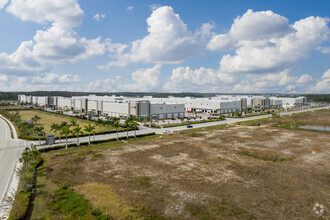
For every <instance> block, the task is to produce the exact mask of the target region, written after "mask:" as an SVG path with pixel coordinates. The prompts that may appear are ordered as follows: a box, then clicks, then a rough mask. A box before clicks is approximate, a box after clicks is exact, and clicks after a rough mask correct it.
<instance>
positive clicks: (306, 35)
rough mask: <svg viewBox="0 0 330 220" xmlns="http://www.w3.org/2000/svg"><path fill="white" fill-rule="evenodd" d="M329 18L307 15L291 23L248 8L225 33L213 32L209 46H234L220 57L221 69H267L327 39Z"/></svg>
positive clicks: (288, 62)
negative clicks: (229, 51) (233, 52)
mask: <svg viewBox="0 0 330 220" xmlns="http://www.w3.org/2000/svg"><path fill="white" fill-rule="evenodd" d="M328 23H329V19H328V18H321V17H313V16H311V17H308V18H305V19H301V20H299V21H297V22H295V23H294V24H292V25H291V24H289V22H288V19H287V18H285V17H283V16H280V15H278V14H275V13H273V12H272V11H261V12H253V11H252V10H248V11H247V12H246V13H245V14H244V15H243V16H242V17H238V18H236V19H235V20H234V23H233V24H232V26H231V29H230V31H229V32H228V33H225V34H219V35H213V37H212V38H211V40H210V42H209V43H208V45H207V48H208V49H209V50H220V51H221V50H235V54H234V55H231V54H226V55H224V56H223V57H222V58H221V61H220V70H221V71H222V72H228V73H229V72H230V73H267V72H269V73H270V72H278V71H283V70H285V69H288V68H291V67H292V66H294V65H296V64H297V61H298V60H300V59H303V58H306V57H308V55H309V53H310V52H311V50H314V49H317V46H318V45H320V44H322V42H325V41H327V40H328V39H329V36H330V30H329V27H328Z"/></svg>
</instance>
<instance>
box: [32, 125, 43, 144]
mask: <svg viewBox="0 0 330 220" xmlns="http://www.w3.org/2000/svg"><path fill="white" fill-rule="evenodd" d="M33 133H34V134H36V135H38V137H39V146H41V136H43V135H44V134H45V132H44V126H36V127H35V128H34V130H33Z"/></svg>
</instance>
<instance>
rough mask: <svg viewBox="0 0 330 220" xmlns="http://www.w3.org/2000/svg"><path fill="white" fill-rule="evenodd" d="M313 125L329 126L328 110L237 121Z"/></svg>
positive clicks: (244, 123)
mask: <svg viewBox="0 0 330 220" xmlns="http://www.w3.org/2000/svg"><path fill="white" fill-rule="evenodd" d="M255 122H257V123H259V124H260V125H278V124H279V125H285V124H286V125H294V124H297V125H298V126H300V125H313V126H327V127H330V110H329V109H324V110H317V111H310V112H303V113H298V114H292V115H286V116H281V117H274V118H270V119H260V120H251V121H246V122H239V124H242V125H256V123H255Z"/></svg>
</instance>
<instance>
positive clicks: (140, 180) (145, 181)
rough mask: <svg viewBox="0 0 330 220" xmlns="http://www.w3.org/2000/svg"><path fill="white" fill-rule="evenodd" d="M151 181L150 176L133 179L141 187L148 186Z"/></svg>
mask: <svg viewBox="0 0 330 220" xmlns="http://www.w3.org/2000/svg"><path fill="white" fill-rule="evenodd" d="M151 179H152V178H151V177H150V176H138V177H136V178H135V182H137V183H138V184H139V185H141V186H150V185H151Z"/></svg>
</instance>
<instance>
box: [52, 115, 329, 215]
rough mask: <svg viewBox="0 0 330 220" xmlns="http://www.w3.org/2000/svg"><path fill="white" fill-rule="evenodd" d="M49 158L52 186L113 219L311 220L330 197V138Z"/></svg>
mask: <svg viewBox="0 0 330 220" xmlns="http://www.w3.org/2000/svg"><path fill="white" fill-rule="evenodd" d="M314 114H319V112H318V113H314ZM315 117H316V116H313V115H312V117H311V120H313V119H314V118H315ZM318 117H320V118H322V117H321V116H318ZM325 117H327V114H325ZM320 120H321V119H320ZM325 120H327V119H325ZM190 131H191V130H190ZM109 146H110V145H109ZM313 151H314V153H312V152H313ZM47 155H52V156H51V159H50V160H49V163H48V164H47V173H48V175H49V178H50V180H52V181H53V182H57V183H58V184H65V183H67V184H69V185H70V186H74V187H75V189H76V190H77V192H79V193H81V194H83V195H84V196H85V197H86V198H87V199H88V200H89V201H90V202H91V203H92V205H93V206H95V207H97V208H99V209H100V210H102V211H103V212H104V213H107V214H108V215H110V216H127V215H129V216H130V214H125V213H130V212H129V211H127V210H130V211H132V212H133V213H135V211H134V210H138V211H137V212H139V213H140V214H139V215H136V216H138V217H140V216H144V217H145V216H149V215H143V214H141V209H139V208H136V207H146V210H147V211H146V213H149V212H150V210H152V211H151V212H152V213H155V216H162V217H164V218H169V219H254V218H257V219H313V218H315V214H314V212H313V207H314V204H315V202H318V203H321V204H323V205H325V206H328V203H327V202H328V199H329V195H330V185H329V182H330V175H329V170H330V164H329V158H330V142H329V134H327V133H322V132H311V131H302V130H287V129H281V128H276V127H272V126H270V125H267V124H265V125H261V126H234V127H229V128H225V127H222V129H217V130H214V129H209V130H202V129H199V130H195V133H193V132H189V133H183V132H181V133H179V134H173V135H171V136H167V137H166V138H156V139H153V140H146V141H143V142H135V143H133V144H127V145H121V146H115V147H112V148H99V149H95V150H93V151H90V150H88V151H87V150H86V151H82V150H80V151H67V153H66V152H65V151H64V150H62V151H61V154H50V153H47ZM96 155H97V156H96ZM83 190H84V191H83ZM106 198H110V199H109V200H110V201H108V200H107V199H106ZM118 204H123V208H124V210H121V209H120V208H119V210H117V209H116V207H117V205H118ZM102 207H103V208H102ZM106 207H113V208H110V209H109V210H106ZM132 207H133V208H132ZM131 208H132V209H131ZM327 208H329V207H327ZM113 209H116V210H115V211H116V213H114V211H113ZM136 216H135V217H132V218H138V217H136ZM115 218H116V217H115ZM145 218H147V217H145ZM147 219H148V218H147Z"/></svg>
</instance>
